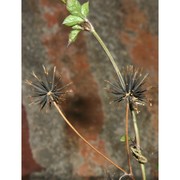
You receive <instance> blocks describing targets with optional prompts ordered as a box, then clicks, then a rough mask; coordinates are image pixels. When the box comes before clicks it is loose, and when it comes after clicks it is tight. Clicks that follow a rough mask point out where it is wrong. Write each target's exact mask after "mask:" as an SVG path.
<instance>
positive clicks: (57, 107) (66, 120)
mask: <svg viewBox="0 0 180 180" xmlns="http://www.w3.org/2000/svg"><path fill="white" fill-rule="evenodd" d="M51 98H52V97H51ZM53 103H54V106H55V107H56V109H57V110H58V112H59V114H60V115H61V116H62V118H63V119H64V121H65V122H66V123H67V124H68V125H69V127H70V128H71V129H72V130H73V131H74V132H75V133H76V134H77V135H78V136H79V137H80V138H81V139H82V140H83V141H84V142H85V143H86V144H87V145H89V146H90V147H91V148H92V149H93V150H94V151H96V152H97V153H98V154H99V155H101V156H102V157H103V158H105V159H106V160H107V161H109V162H110V163H111V164H113V165H114V166H115V167H117V168H118V169H119V170H121V171H122V172H124V173H125V174H128V173H127V172H126V171H125V170H124V169H123V168H121V167H120V166H118V165H117V164H116V163H114V162H113V161H112V160H110V159H109V158H108V157H106V156H105V155H104V154H103V153H101V152H100V151H99V150H97V149H96V148H95V147H94V146H93V145H91V144H90V143H89V142H88V141H87V140H86V139H85V138H84V137H83V136H82V135H81V134H80V133H79V132H78V131H77V130H76V129H75V128H74V126H73V125H72V124H71V123H70V122H69V120H68V119H67V118H66V117H65V115H64V114H63V112H62V111H61V109H60V108H59V106H58V105H57V103H56V102H54V101H53Z"/></svg>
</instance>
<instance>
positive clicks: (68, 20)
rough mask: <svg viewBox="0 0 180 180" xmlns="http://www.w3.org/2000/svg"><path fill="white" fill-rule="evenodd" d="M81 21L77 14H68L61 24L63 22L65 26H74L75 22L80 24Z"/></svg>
mask: <svg viewBox="0 0 180 180" xmlns="http://www.w3.org/2000/svg"><path fill="white" fill-rule="evenodd" d="M83 22H84V20H83V19H82V18H80V17H78V16H73V15H69V16H68V17H66V18H65V19H64V21H63V24H65V25H66V26H74V25H77V24H81V23H83Z"/></svg>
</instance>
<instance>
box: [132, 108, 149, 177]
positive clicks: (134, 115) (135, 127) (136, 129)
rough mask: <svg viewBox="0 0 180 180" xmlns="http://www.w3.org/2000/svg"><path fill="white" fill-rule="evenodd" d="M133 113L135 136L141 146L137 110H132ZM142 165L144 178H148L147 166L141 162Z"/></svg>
mask: <svg viewBox="0 0 180 180" xmlns="http://www.w3.org/2000/svg"><path fill="white" fill-rule="evenodd" d="M131 113H132V117H133V124H134V131H135V136H136V146H137V147H138V148H140V136H139V129H138V125H137V119H136V113H135V111H131ZM140 166H141V172H142V177H143V180H146V170H145V166H144V164H141V163H140Z"/></svg>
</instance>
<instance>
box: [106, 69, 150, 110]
mask: <svg viewBox="0 0 180 180" xmlns="http://www.w3.org/2000/svg"><path fill="white" fill-rule="evenodd" d="M147 76H148V74H143V72H142V69H138V68H134V67H133V66H132V65H129V66H127V67H125V68H123V69H122V77H123V80H124V83H125V85H124V84H122V83H121V82H120V81H119V80H117V81H115V82H110V81H107V82H108V84H110V88H109V89H108V90H109V92H110V93H112V94H113V96H114V100H113V101H114V102H121V101H123V100H127V102H128V103H129V105H130V109H131V110H137V106H138V105H145V103H146V96H145V92H146V91H147V89H145V88H144V83H145V79H146V78H147Z"/></svg>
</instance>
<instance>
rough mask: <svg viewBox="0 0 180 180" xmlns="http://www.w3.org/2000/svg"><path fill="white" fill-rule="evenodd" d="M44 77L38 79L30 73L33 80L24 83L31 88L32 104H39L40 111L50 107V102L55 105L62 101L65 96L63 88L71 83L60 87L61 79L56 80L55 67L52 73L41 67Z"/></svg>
mask: <svg viewBox="0 0 180 180" xmlns="http://www.w3.org/2000/svg"><path fill="white" fill-rule="evenodd" d="M43 70H44V73H43V74H44V76H43V77H42V78H40V77H38V76H37V75H36V74H35V73H34V72H33V73H32V75H33V77H34V80H33V81H30V80H26V83H27V84H28V85H30V86H31V87H32V88H33V91H34V94H33V95H32V96H31V97H32V98H35V100H34V101H33V103H36V104H39V105H40V109H41V110H42V109H43V108H44V107H45V106H46V105H47V106H49V107H51V104H52V102H56V103H57V104H59V103H60V101H62V100H63V95H64V94H66V92H67V91H66V90H65V88H66V87H67V86H69V85H70V84H71V83H69V84H67V85H65V86H61V81H60V79H61V78H56V77H55V75H56V67H54V68H53V70H52V73H49V71H48V70H47V69H46V68H45V67H44V66H43Z"/></svg>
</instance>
